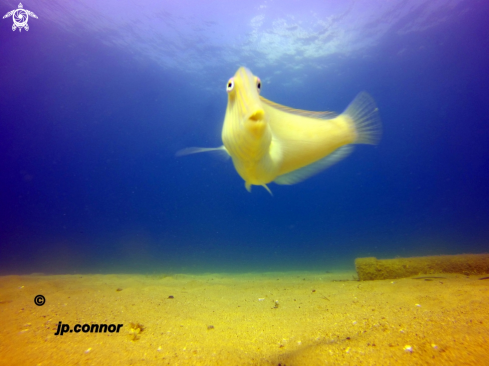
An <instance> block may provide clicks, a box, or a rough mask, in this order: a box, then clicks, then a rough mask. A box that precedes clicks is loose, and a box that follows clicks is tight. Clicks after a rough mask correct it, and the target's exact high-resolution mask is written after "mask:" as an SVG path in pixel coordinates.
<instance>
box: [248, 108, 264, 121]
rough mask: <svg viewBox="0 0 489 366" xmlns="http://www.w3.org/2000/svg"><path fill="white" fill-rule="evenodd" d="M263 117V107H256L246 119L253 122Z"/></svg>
mask: <svg viewBox="0 0 489 366" xmlns="http://www.w3.org/2000/svg"><path fill="white" fill-rule="evenodd" d="M264 117H265V111H264V110H263V109H257V110H256V111H254V112H253V113H251V115H250V116H249V117H248V120H250V121H253V122H259V121H262V120H263V118H264Z"/></svg>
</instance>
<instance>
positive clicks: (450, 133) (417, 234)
mask: <svg viewBox="0 0 489 366" xmlns="http://www.w3.org/2000/svg"><path fill="white" fill-rule="evenodd" d="M22 4H23V6H24V9H28V10H30V11H32V12H33V13H35V14H36V15H37V16H38V19H35V18H33V17H29V21H28V24H29V27H30V28H29V31H25V30H22V31H19V30H16V31H14V32H13V31H12V24H13V23H12V18H11V17H10V18H5V19H2V20H1V21H0V121H1V122H0V174H1V175H0V177H1V178H0V208H1V210H0V273H1V274H14V273H19V274H20V273H32V272H44V273H79V272H97V273H113V272H124V273H129V272H143V273H148V272H224V271H225V272H235V271H236V272H247V271H291V270H311V271H315V270H321V271H328V270H336V269H353V267H354V263H353V261H354V259H355V258H357V257H364V256H375V257H377V258H389V257H395V256H418V255H434V254H457V253H481V252H487V251H488V247H489V159H488V150H489V127H488V124H489V72H488V69H489V26H488V25H487V19H489V3H488V2H487V1H476V0H467V1H464V0H458V1H448V0H447V1H428V0H426V1H424V0H412V1H380V0H375V1H360V2H356V1H338V0H335V1H328V2H323V1H292V0H288V1H255V0H253V1H250V2H247V3H246V4H245V3H243V2H233V1H230V2H229V1H228V2H226V1H208V2H198V1H179V2H178V3H177V2H173V1H153V0H151V1H144V2H134V1H132V2H131V1H124V2H118V1H103V2H96V1H94V0H85V1H73V0H68V1H60V0H55V1H38V0H36V1H26V2H23V3H22ZM17 7H18V3H17V2H16V1H4V0H0V13H2V16H3V14H6V13H7V12H9V11H11V10H13V9H16V8H17ZM239 66H246V67H248V68H249V69H250V70H251V71H252V72H253V73H254V74H255V75H257V76H259V77H260V78H261V80H262V84H263V85H262V92H261V95H262V96H264V97H265V98H267V99H270V100H272V101H274V102H277V103H280V104H284V105H287V106H290V107H293V108H299V109H307V110H331V111H335V112H342V111H343V110H344V109H345V108H346V106H347V105H348V104H349V103H350V102H351V101H352V100H353V98H354V97H355V95H357V94H358V93H359V92H361V91H363V90H365V91H367V92H368V93H370V94H371V95H372V97H373V98H374V99H375V101H376V103H377V105H378V107H379V110H380V116H381V119H382V125H383V136H382V140H381V142H380V144H379V145H378V146H368V145H358V146H356V147H355V151H354V153H353V154H352V155H351V156H349V157H348V158H346V159H345V160H343V161H341V162H340V163H338V164H336V165H334V166H333V167H331V168H329V169H328V170H326V171H324V172H322V173H320V174H318V175H316V176H314V177H312V178H310V179H308V180H307V181H305V182H302V183H299V184H297V185H293V186H279V185H276V184H271V185H270V189H271V190H272V192H273V194H274V196H273V197H272V196H270V195H269V193H268V192H266V190H265V189H263V188H261V187H256V186H255V187H253V189H252V192H251V193H248V192H247V191H246V189H245V188H244V182H243V181H242V179H241V178H240V177H239V175H238V174H237V173H236V171H235V169H234V167H233V165H232V162H231V161H230V160H228V161H221V160H219V159H215V158H214V157H213V156H211V155H206V154H198V155H193V156H188V157H180V158H176V157H175V153H176V151H178V150H179V149H182V148H185V147H189V146H201V147H217V146H220V145H221V144H222V142H221V128H222V122H223V118H224V113H225V108H226V102H227V95H226V90H225V87H226V82H227V80H228V79H229V78H230V77H231V76H233V75H234V73H235V72H236V70H237V69H238V67H239Z"/></svg>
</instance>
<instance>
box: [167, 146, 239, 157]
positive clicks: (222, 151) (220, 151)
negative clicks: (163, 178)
mask: <svg viewBox="0 0 489 366" xmlns="http://www.w3.org/2000/svg"><path fill="white" fill-rule="evenodd" d="M202 152H212V153H215V154H216V155H217V156H219V157H220V158H223V159H228V158H229V157H230V155H229V153H228V151H227V150H226V148H225V147H224V145H223V146H220V147H187V148H185V149H182V150H178V151H177V152H176V154H175V156H177V157H178V156H185V155H190V154H197V153H202Z"/></svg>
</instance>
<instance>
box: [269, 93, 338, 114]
mask: <svg viewBox="0 0 489 366" xmlns="http://www.w3.org/2000/svg"><path fill="white" fill-rule="evenodd" d="M260 100H261V101H262V102H263V103H265V104H266V105H268V106H270V107H273V108H275V109H278V110H279V111H282V112H286V113H290V114H295V115H297V116H303V117H312V118H320V119H331V118H335V117H337V114H336V113H334V112H328V111H324V112H313V111H306V110H303V109H294V108H290V107H287V106H285V105H282V104H278V103H275V102H272V101H271V100H268V99H266V98H263V97H260Z"/></svg>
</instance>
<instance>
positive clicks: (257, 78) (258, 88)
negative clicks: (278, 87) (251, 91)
mask: <svg viewBox="0 0 489 366" xmlns="http://www.w3.org/2000/svg"><path fill="white" fill-rule="evenodd" d="M256 89H257V90H258V94H260V90H261V80H260V78H259V77H258V76H257V77H256Z"/></svg>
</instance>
